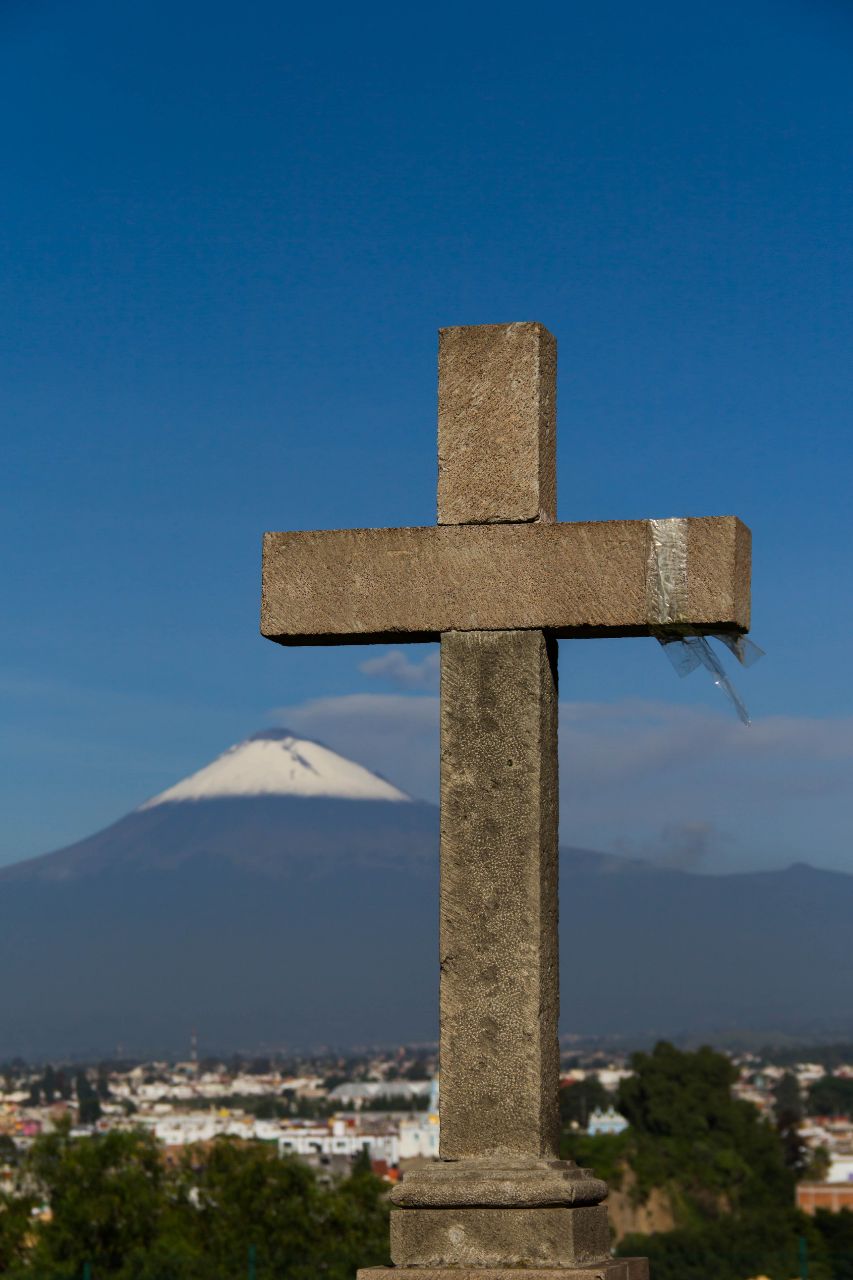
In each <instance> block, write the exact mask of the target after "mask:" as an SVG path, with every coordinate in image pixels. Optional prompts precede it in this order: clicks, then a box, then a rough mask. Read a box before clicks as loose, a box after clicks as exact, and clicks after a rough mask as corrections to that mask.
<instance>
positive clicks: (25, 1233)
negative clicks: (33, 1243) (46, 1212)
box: [0, 1191, 35, 1275]
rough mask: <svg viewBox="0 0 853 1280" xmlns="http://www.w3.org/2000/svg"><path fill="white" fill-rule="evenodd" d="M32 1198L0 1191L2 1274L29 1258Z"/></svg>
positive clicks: (33, 1202) (0, 1265)
mask: <svg viewBox="0 0 853 1280" xmlns="http://www.w3.org/2000/svg"><path fill="white" fill-rule="evenodd" d="M34 1204H35V1201H34V1199H33V1197H32V1196H17V1195H8V1194H7V1193H6V1192H5V1191H0V1274H2V1275H5V1274H6V1273H7V1272H10V1271H13V1270H14V1269H15V1268H16V1267H17V1266H19V1265H22V1264H23V1263H24V1260H25V1259H26V1256H27V1243H28V1238H29V1235H30V1232H31V1228H32V1223H31V1217H30V1215H31V1212H32V1209H33V1206H34Z"/></svg>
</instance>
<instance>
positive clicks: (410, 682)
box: [358, 649, 441, 689]
mask: <svg viewBox="0 0 853 1280" xmlns="http://www.w3.org/2000/svg"><path fill="white" fill-rule="evenodd" d="M440 663H441V659H440V655H439V651H438V649H434V650H433V651H432V652H430V653H428V654H426V656H425V657H424V658H422V659H421V661H420V662H412V660H411V658H408V657H407V656H406V654H405V653H403V651H402V649H389V650H388V652H387V653H381V654H379V656H378V657H376V658H368V659H367V660H366V661H365V662H362V663H360V664H359V668H358V669H359V671H361V672H362V674H363V675H366V676H372V677H375V678H376V679H379V680H387V681H388V682H389V684H393V685H396V687H397V688H398V689H437V688H438V678H439V668H440Z"/></svg>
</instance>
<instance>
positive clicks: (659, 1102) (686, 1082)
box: [618, 1042, 794, 1226]
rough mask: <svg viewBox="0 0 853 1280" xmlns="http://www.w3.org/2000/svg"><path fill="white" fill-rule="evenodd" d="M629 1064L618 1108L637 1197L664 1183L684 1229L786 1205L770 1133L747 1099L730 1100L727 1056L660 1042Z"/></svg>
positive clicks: (786, 1183) (785, 1174)
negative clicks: (625, 1124)
mask: <svg viewBox="0 0 853 1280" xmlns="http://www.w3.org/2000/svg"><path fill="white" fill-rule="evenodd" d="M631 1062H632V1066H633V1069H634V1073H635V1074H634V1075H633V1076H631V1077H629V1078H628V1079H626V1080H623V1081H622V1082H621V1084H620V1087H619V1095H618V1096H619V1103H618V1105H619V1110H620V1111H621V1112H622V1114H623V1115H624V1116H625V1117H626V1119H627V1120H628V1121H629V1123H630V1125H631V1131H632V1132H631V1145H630V1154H629V1160H630V1163H631V1167H632V1169H633V1171H634V1173H635V1175H636V1179H637V1188H638V1192H639V1194H641V1195H647V1194H648V1192H649V1191H650V1190H651V1189H652V1187H664V1188H666V1189H667V1190H668V1191H669V1192H670V1198H671V1199H672V1200H673V1203H674V1204H675V1206H676V1209H677V1211H678V1214H679V1220H680V1222H682V1223H683V1224H684V1225H685V1226H689V1225H692V1224H694V1223H697V1224H698V1223H699V1222H701V1221H702V1220H703V1219H707V1218H708V1217H716V1216H719V1215H720V1214H725V1213H728V1212H734V1213H738V1212H741V1211H743V1212H746V1211H747V1210H748V1211H755V1212H761V1211H762V1209H764V1210H766V1211H768V1212H774V1211H784V1210H787V1209H788V1207H789V1206H790V1205H791V1204H792V1202H793V1193H794V1183H793V1178H792V1176H791V1174H790V1172H789V1170H788V1169H787V1168H786V1166H785V1162H784V1160H783V1158H782V1150H781V1147H780V1144H779V1139H778V1136H777V1134H776V1132H775V1130H774V1129H773V1127H772V1126H771V1125H769V1124H767V1123H766V1122H765V1121H764V1120H762V1118H761V1117H760V1116H759V1114H758V1112H757V1111H756V1110H755V1108H754V1107H753V1106H752V1104H751V1103H749V1102H743V1101H740V1100H738V1099H735V1098H733V1097H732V1095H731V1087H732V1084H733V1083H734V1081H735V1079H736V1077H737V1073H736V1071H735V1069H734V1067H733V1066H732V1064H731V1063H730V1062H729V1060H728V1058H726V1057H724V1056H723V1055H722V1054H719V1053H715V1052H714V1051H713V1050H712V1049H709V1048H702V1049H699V1050H697V1051H696V1052H695V1053H686V1052H681V1051H680V1050H678V1049H676V1048H674V1047H673V1045H671V1044H667V1043H665V1042H663V1043H661V1044H658V1045H657V1046H656V1047H655V1049H654V1051H653V1052H652V1053H651V1054H646V1053H637V1054H634V1055H633V1057H632V1060H631Z"/></svg>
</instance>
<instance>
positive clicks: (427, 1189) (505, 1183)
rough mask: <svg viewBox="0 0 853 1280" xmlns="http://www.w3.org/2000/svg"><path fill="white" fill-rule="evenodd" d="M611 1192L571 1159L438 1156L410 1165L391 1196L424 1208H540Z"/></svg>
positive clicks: (403, 1203)
mask: <svg viewBox="0 0 853 1280" xmlns="http://www.w3.org/2000/svg"><path fill="white" fill-rule="evenodd" d="M606 1195H607V1184H606V1183H605V1182H602V1181H601V1179H600V1178H596V1177H595V1175H594V1173H593V1172H592V1170H591V1169H579V1168H578V1166H577V1165H576V1164H574V1163H573V1161H571V1160H533V1159H529V1158H525V1157H511V1156H501V1157H484V1158H483V1157H481V1158H477V1157H469V1158H467V1159H464V1160H437V1161H434V1162H432V1163H425V1164H423V1165H421V1166H420V1167H416V1168H412V1169H408V1170H407V1171H406V1174H405V1176H404V1177H403V1178H402V1179H401V1181H400V1182H398V1183H397V1185H396V1186H395V1187H393V1188H392V1190H391V1193H390V1199H391V1202H392V1204H395V1205H401V1206H408V1207H410V1208H411V1207H416V1208H423V1209H439V1208H460V1207H462V1206H464V1205H482V1206H483V1207H489V1206H500V1205H507V1206H511V1207H517V1208H535V1207H536V1206H543V1205H582V1204H598V1203H599V1202H600V1201H601V1200H603V1199H604V1198H605V1196H606Z"/></svg>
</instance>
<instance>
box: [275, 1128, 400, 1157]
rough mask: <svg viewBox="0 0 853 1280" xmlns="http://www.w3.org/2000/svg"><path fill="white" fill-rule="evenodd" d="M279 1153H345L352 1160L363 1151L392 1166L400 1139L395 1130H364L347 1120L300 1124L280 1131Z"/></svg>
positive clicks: (330, 1154) (343, 1154)
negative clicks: (368, 1131) (319, 1123)
mask: <svg viewBox="0 0 853 1280" xmlns="http://www.w3.org/2000/svg"><path fill="white" fill-rule="evenodd" d="M278 1150H279V1155H282V1156H307V1157H315V1158H316V1157H317V1156H320V1157H323V1156H348V1157H350V1158H351V1159H352V1158H353V1157H355V1156H357V1155H358V1154H359V1153H360V1152H361V1151H366V1152H367V1153H368V1155H369V1156H370V1159H371V1160H384V1161H385V1162H386V1164H388V1165H389V1166H390V1165H395V1164H398V1163H399V1160H400V1139H399V1137H398V1136H397V1134H396V1133H392V1132H385V1133H365V1132H363V1131H362V1130H360V1129H357V1128H356V1127H355V1126H354V1125H353V1124H352V1123H349V1122H347V1121H346V1120H333V1121H332V1123H331V1124H330V1125H311V1126H308V1125H300V1126H299V1127H298V1128H297V1127H296V1126H293V1127H292V1128H287V1129H285V1130H284V1131H281V1130H279V1136H278Z"/></svg>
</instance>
